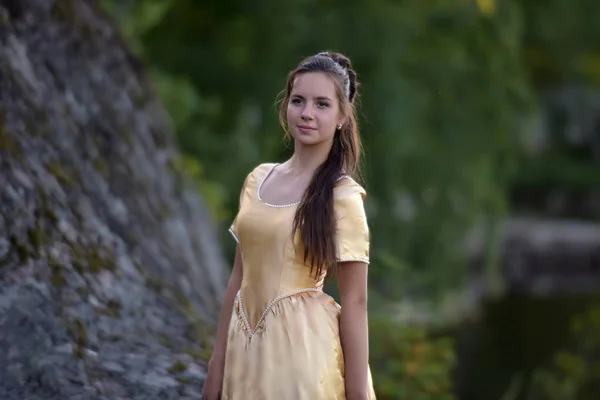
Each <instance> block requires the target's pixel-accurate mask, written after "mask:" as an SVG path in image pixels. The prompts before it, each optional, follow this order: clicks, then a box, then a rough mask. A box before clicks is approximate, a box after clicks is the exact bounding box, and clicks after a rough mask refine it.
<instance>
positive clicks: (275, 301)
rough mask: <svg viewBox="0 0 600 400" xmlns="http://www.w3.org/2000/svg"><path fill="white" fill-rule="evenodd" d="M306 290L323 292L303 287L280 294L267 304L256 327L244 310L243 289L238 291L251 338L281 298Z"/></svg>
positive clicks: (240, 307)
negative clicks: (251, 324) (252, 325)
mask: <svg viewBox="0 0 600 400" xmlns="http://www.w3.org/2000/svg"><path fill="white" fill-rule="evenodd" d="M306 292H322V290H321V289H317V288H302V289H296V290H292V291H291V292H287V293H282V294H280V295H279V296H277V297H275V298H274V299H273V300H271V302H270V303H269V304H268V305H267V307H266V308H265V309H264V311H263V312H262V314H261V315H260V318H259V319H258V322H256V326H255V327H254V329H252V327H251V326H250V322H248V317H247V316H246V312H245V311H244V303H243V301H242V293H241V290H240V291H238V292H237V300H238V309H239V311H240V315H241V316H242V321H244V325H245V326H246V329H247V330H248V336H249V338H252V336H254V334H255V333H256V329H257V328H258V327H259V326H260V325H261V324H262V323H263V321H264V320H265V318H266V317H267V313H268V312H269V311H270V310H271V309H272V308H273V307H274V306H275V304H277V303H278V302H279V301H280V300H283V299H285V298H286V297H290V296H293V295H295V294H300V293H306Z"/></svg>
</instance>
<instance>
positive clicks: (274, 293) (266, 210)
mask: <svg viewBox="0 0 600 400" xmlns="http://www.w3.org/2000/svg"><path fill="white" fill-rule="evenodd" d="M276 165H277V164H261V165H259V166H258V167H256V168H255V169H254V170H253V171H252V172H251V173H250V174H249V175H248V176H247V177H246V180H245V181H244V184H243V187H242V191H241V193H240V205H239V211H238V214H237V216H236V218H235V220H234V221H233V224H232V225H231V227H230V232H231V234H232V235H233V237H234V238H235V240H236V241H237V242H238V244H239V247H240V251H241V256H242V264H243V279H242V285H241V289H240V292H239V293H238V300H239V302H240V304H243V310H242V311H243V312H244V319H246V321H245V322H246V324H247V325H249V326H248V328H249V329H250V330H251V331H252V329H253V327H256V326H257V325H259V324H260V322H261V319H262V318H263V317H264V315H265V313H266V312H267V311H268V309H269V307H270V306H272V305H273V304H274V302H276V301H277V300H278V299H281V298H284V297H287V296H289V295H291V294H294V293H298V292H300V291H310V290H322V288H323V283H324V276H321V277H315V276H314V273H311V269H310V266H308V265H306V264H305V262H304V256H303V250H302V247H300V244H299V240H298V238H297V237H296V238H294V239H293V238H292V223H293V219H294V214H295V212H296V209H297V207H296V206H297V203H295V204H288V205H273V204H269V203H266V202H265V201H264V200H263V199H261V197H260V188H261V186H262V184H263V182H264V181H265V180H266V178H267V177H268V176H269V174H270V173H271V172H272V171H273V169H274V168H275V166H276ZM365 196H366V192H365V191H364V189H363V188H362V187H361V186H360V185H359V184H358V183H356V182H355V181H354V180H353V179H351V178H349V177H348V178H345V179H341V180H339V181H338V182H337V183H336V186H335V189H334V211H335V216H336V224H337V226H336V242H337V248H338V257H337V258H338V262H344V261H362V262H365V263H368V262H369V229H368V226H367V220H366V216H365V211H364V206H363V199H364V197H365Z"/></svg>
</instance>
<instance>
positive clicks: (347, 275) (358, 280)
mask: <svg viewBox="0 0 600 400" xmlns="http://www.w3.org/2000/svg"><path fill="white" fill-rule="evenodd" d="M367 269H368V265H367V264H366V263H363V262H357V261H352V262H344V263H340V265H339V266H338V287H339V291H340V298H341V303H342V304H341V306H342V311H341V315H340V337H341V341H342V350H343V352H344V363H345V373H346V378H345V379H346V398H347V399H348V400H355V399H357V400H358V399H360V400H365V399H367V388H368V386H367V385H368V376H369V333H368V320H367Z"/></svg>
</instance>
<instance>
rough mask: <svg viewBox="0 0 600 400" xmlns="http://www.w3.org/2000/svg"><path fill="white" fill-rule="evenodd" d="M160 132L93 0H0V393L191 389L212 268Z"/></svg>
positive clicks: (74, 395) (92, 394)
mask: <svg viewBox="0 0 600 400" xmlns="http://www.w3.org/2000/svg"><path fill="white" fill-rule="evenodd" d="M172 136H173V135H172V129H171V127H170V125H169V121H168V118H167V116H166V115H165V113H164V111H163V109H162V107H161V105H160V104H158V102H157V101H156V100H155V97H154V95H153V93H152V90H151V87H150V86H149V84H148V82H147V79H146V78H145V76H144V71H143V67H142V66H141V65H140V63H139V62H138V61H137V60H136V58H135V57H134V56H133V55H132V54H131V53H130V51H129V50H128V48H127V46H126V45H125V44H124V43H123V41H122V40H121V39H120V36H119V34H118V32H117V31H116V30H115V28H114V25H113V24H112V23H111V21H110V20H109V19H108V18H107V17H106V16H104V15H103V13H102V12H101V11H100V8H99V6H98V5H97V4H96V3H95V2H92V1H84V0H0V349H2V351H0V399H2V400H12V399H15V400H24V399H103V398H106V399H119V398H126V399H154V398H160V399H169V398H177V399H185V398H189V399H191V398H200V395H199V392H200V388H201V385H202V381H203V376H204V368H203V364H204V360H205V359H206V357H207V350H210V346H209V345H208V342H209V341H210V337H211V327H212V326H214V324H215V319H216V314H217V312H218V300H219V299H220V298H221V295H222V292H223V288H224V285H225V268H224V264H223V259H222V256H221V254H220V251H219V246H218V245H217V243H216V239H215V236H214V235H213V228H212V227H211V224H210V217H209V215H208V212H207V210H206V207H205V206H204V204H203V202H202V199H201V198H200V197H199V196H198V195H197V191H196V190H195V189H194V188H193V187H192V186H191V185H190V184H189V183H188V182H187V180H186V178H185V177H184V176H183V175H182V173H181V171H179V170H178V168H177V167H176V166H177V165H178V162H177V161H178V151H177V149H176V146H175V145H174V142H173V138H172Z"/></svg>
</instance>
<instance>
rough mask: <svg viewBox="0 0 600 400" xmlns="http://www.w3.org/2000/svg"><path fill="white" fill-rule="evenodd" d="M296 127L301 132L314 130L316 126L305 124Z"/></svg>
mask: <svg viewBox="0 0 600 400" xmlns="http://www.w3.org/2000/svg"><path fill="white" fill-rule="evenodd" d="M298 129H300V130H301V131H303V132H311V131H314V130H316V129H317V128H313V127H311V126H307V125H298Z"/></svg>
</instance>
